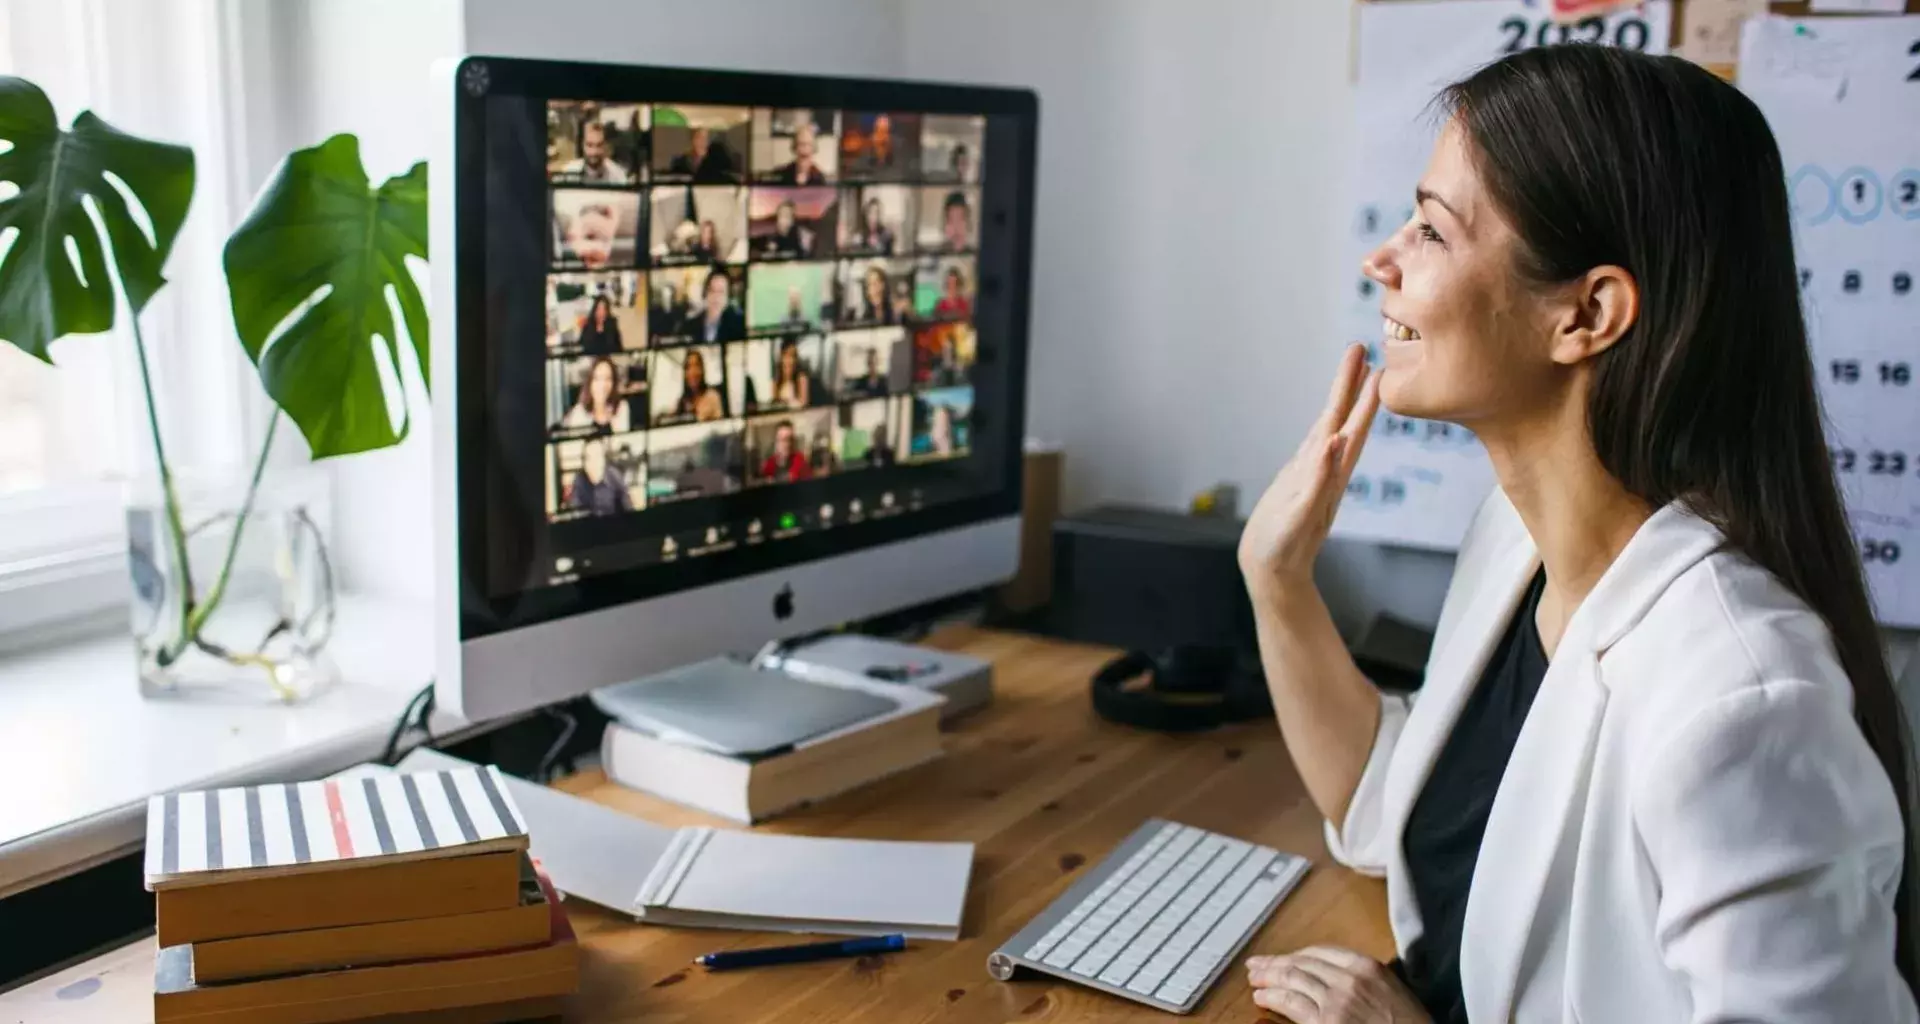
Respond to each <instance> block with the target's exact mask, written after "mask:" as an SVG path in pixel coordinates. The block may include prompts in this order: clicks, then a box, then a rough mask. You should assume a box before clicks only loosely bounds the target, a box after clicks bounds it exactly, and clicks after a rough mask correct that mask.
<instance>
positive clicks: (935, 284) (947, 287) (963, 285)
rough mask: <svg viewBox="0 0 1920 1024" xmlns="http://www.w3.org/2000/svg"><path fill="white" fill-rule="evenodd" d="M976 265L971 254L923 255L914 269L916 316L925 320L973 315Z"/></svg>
mask: <svg viewBox="0 0 1920 1024" xmlns="http://www.w3.org/2000/svg"><path fill="white" fill-rule="evenodd" d="M974 267H975V261H974V259H973V257H971V256H942V257H939V258H938V259H936V258H933V257H923V258H922V259H921V261H920V263H919V264H918V266H917V267H916V269H915V272H914V287H913V311H914V315H915V316H917V317H919V318H920V319H922V320H965V319H968V318H970V317H972V316H973V272H974Z"/></svg>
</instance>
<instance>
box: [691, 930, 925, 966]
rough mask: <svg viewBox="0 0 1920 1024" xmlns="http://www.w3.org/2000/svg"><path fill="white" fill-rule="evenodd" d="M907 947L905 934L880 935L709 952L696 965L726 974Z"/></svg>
mask: <svg viewBox="0 0 1920 1024" xmlns="http://www.w3.org/2000/svg"><path fill="white" fill-rule="evenodd" d="M905 948H907V937H906V936H904V935H876V936H874V937H872V938H866V939H841V940H839V941H838V942H814V943H809V944H807V945H804V946H769V947H766V948H763V949H735V950H729V951H728V952H725V953H708V954H707V955H706V956H698V957H694V958H693V962H694V963H696V964H699V965H700V966H702V967H705V968H706V969H707V970H709V971H725V970H729V969H731V968H735V967H763V966H765V965H767V964H798V963H805V962H806V961H808V960H831V959H833V958H835V957H844V956H866V955H867V954H869V953H898V952H900V951H901V950H903V949H905Z"/></svg>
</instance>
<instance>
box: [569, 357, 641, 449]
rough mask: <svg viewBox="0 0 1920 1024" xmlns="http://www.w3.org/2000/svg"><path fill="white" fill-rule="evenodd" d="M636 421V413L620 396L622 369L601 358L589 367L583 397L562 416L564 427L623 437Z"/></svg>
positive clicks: (581, 390)
mask: <svg viewBox="0 0 1920 1024" xmlns="http://www.w3.org/2000/svg"><path fill="white" fill-rule="evenodd" d="M632 419H633V412H632V410H631V408H630V407H629V406H628V405H627V400H626V399H625V398H623V397H621V395H620V368H619V367H617V366H615V365H613V360H611V359H608V358H607V357H605V356H600V357H598V358H596V359H594V360H593V362H591V363H589V364H587V379H586V380H585V381H582V382H581V384H580V394H579V397H578V398H576V399H575V400H574V403H573V406H572V408H570V409H568V410H567V412H566V415H565V416H563V417H561V419H560V426H561V427H563V428H565V429H567V430H583V429H588V428H591V429H593V430H595V431H597V432H599V433H603V434H606V433H612V434H619V433H624V432H625V431H626V430H628V429H629V428H630V427H631V425H632Z"/></svg>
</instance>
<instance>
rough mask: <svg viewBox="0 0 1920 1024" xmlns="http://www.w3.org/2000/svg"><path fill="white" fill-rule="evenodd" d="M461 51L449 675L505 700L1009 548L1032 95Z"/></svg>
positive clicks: (442, 214) (669, 658) (630, 667)
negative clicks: (463, 54) (475, 54)
mask: <svg viewBox="0 0 1920 1024" xmlns="http://www.w3.org/2000/svg"><path fill="white" fill-rule="evenodd" d="M437 74H438V75H439V86H438V88H440V89H442V90H443V91H444V96H443V103H442V108H443V111H444V117H443V118H442V121H441V124H440V125H439V126H438V132H439V137H438V138H437V140H436V142H437V149H436V153H435V155H434V156H433V159H432V160H431V161H430V164H429V167H430V171H429V178H430V189H431V197H432V252H433V257H432V276H433V282H434V283H433V296H434V300H433V346H432V352H433V357H432V372H431V381H432V384H433V415H434V420H435V441H436V449H435V466H436V469H435V477H436V479H435V493H436V508H437V510H438V513H439V520H440V523H439V529H438V530H437V531H436V538H437V544H438V550H437V551H436V557H435V571H436V573H437V576H438V584H439V585H438V586H437V587H436V592H437V594H438V600H437V604H438V608H437V621H436V636H437V643H438V644H439V648H438V650H437V651H436V665H437V677H436V694H437V699H438V702H439V704H440V705H441V706H442V707H445V708H448V709H450V710H452V711H454V712H456V713H459V714H461V715H463V716H464V717H466V718H467V719H469V720H474V721H478V720H483V719H488V718H494V717H497V716H501V715H505V714H510V713H513V712H516V711H521V710H525V709H528V708H532V707H535V706H538V705H541V704H546V703H551V702H553V701H557V700H562V699H565V698H569V697H573V696H576V695H578V694H581V693H584V692H586V691H588V690H590V689H593V688H596V687H600V686H604V685H608V684H612V683H618V682H623V681H626V680H629V679H634V678H636V677H639V676H643V675H647V674H650V673H654V672H657V671H661V670H664V669H668V668H671V667H674V666H677V665H681V664H685V663H688V662H692V661H697V660H701V659H704V658H709V657H712V656H714V655H717V654H722V653H727V652H735V651H748V650H752V649H753V648H755V647H758V646H759V645H761V644H762V643H764V642H766V641H768V640H770V639H777V638H783V637H792V636H797V635H800V634H802V633H806V632H811V631H813V630H817V629H820V628H823V627H827V626H831V625H834V624H838V623H843V622H847V621H852V620H856V619H860V618H865V617H868V616H872V615H875V614H879V613H883V612H887V611H891V610H896V609H899V608H902V607H907V606H911V605H914V604H917V603H921V602H925V601H929V600H932V599H935V598H939V597H943V596H947V595H951V594H955V593H959V592H962V591H966V590H970V589H975V588H979V587H983V586H987V585H990V584H992V583H994V582H996V581H999V580H1003V579H1005V578H1007V577H1009V576H1010V575H1012V573H1013V571H1014V569H1015V568H1016V561H1017V548H1018V516H1019V510H1020V479H1021V472H1020V459H1021V447H1022V446H1021V439H1022V432H1023V424H1024V418H1025V417H1024V389H1025V369H1026V347H1027V302H1028V265H1029V249H1030V234H1029V233H1030V225H1031V223H1032V210H1033V179H1034V145H1035V132H1036V124H1037V105H1036V101H1035V98H1034V96H1033V94H1032V93H1030V92H1026V91H1019V90H1009V89H992V88H975V87H964V86H948V85H934V84H925V83H918V82H894V81H877V80H862V79H850V78H822V77H802V76H793V75H770V74H738V73H730V72H716V71H693V70H677V69H669V68H656V67H636V66H617V65H604V64H582V63H565V62H554V61H537V60H515V59H504V58H494V57H469V58H466V59H464V60H461V61H458V62H450V63H447V64H444V65H442V66H441V67H440V68H439V69H438V71H437Z"/></svg>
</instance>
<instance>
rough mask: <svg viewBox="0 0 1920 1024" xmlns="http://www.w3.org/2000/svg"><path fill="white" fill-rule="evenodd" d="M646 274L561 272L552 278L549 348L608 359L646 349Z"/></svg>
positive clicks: (549, 305) (548, 331)
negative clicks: (627, 352) (606, 357)
mask: <svg viewBox="0 0 1920 1024" xmlns="http://www.w3.org/2000/svg"><path fill="white" fill-rule="evenodd" d="M645 282H646V275H645V274H641V273H637V272H634V271H621V272H613V273H597V274H594V273H561V274H552V275H550V276H548V278H547V348H548V349H549V350H552V351H555V352H562V351H565V352H582V353H585V354H586V355H590V356H607V355H613V354H614V353H616V352H626V351H633V350H635V349H643V348H646V347H647V319H646V318H647V289H646V284H645Z"/></svg>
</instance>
